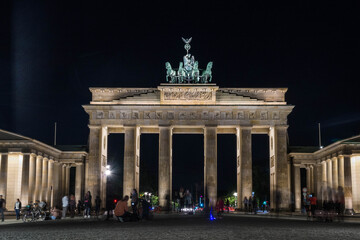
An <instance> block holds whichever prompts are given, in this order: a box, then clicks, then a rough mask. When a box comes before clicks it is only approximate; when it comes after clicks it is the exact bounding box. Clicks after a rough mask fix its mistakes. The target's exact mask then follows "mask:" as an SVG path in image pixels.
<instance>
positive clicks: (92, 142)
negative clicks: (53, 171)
mask: <svg viewBox="0 0 360 240" xmlns="http://www.w3.org/2000/svg"><path fill="white" fill-rule="evenodd" d="M89 128H90V134H89V156H88V157H89V160H88V166H87V182H86V186H87V188H88V189H86V190H85V191H90V192H91V195H92V196H94V197H93V201H95V197H96V195H99V196H100V180H101V174H102V168H101V151H100V150H101V146H100V137H101V127H100V126H93V125H89Z"/></svg>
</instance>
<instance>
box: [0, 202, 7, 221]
mask: <svg viewBox="0 0 360 240" xmlns="http://www.w3.org/2000/svg"><path fill="white" fill-rule="evenodd" d="M5 203H6V201H5V199H3V195H0V213H1V221H2V222H3V221H4V211H5Z"/></svg>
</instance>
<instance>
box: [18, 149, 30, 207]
mask: <svg viewBox="0 0 360 240" xmlns="http://www.w3.org/2000/svg"><path fill="white" fill-rule="evenodd" d="M29 160H30V155H23V165H22V167H23V168H22V177H21V197H20V201H21V202H23V203H24V204H26V203H28V200H29Z"/></svg>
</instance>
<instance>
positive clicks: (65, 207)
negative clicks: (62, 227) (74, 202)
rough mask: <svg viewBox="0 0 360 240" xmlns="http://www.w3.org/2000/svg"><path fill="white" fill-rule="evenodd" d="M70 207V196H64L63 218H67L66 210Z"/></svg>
mask: <svg viewBox="0 0 360 240" xmlns="http://www.w3.org/2000/svg"><path fill="white" fill-rule="evenodd" d="M68 207H69V198H68V196H66V195H65V196H64V197H63V198H62V208H63V209H62V218H61V219H65V218H66V212H67V210H68Z"/></svg>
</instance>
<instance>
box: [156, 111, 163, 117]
mask: <svg viewBox="0 0 360 240" xmlns="http://www.w3.org/2000/svg"><path fill="white" fill-rule="evenodd" d="M162 117H163V114H162V112H156V114H155V118H156V119H162Z"/></svg>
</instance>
